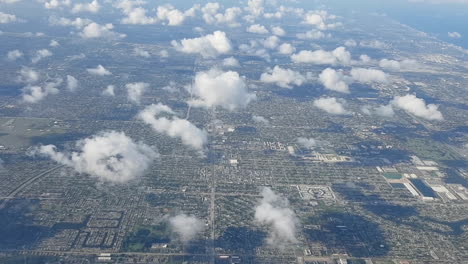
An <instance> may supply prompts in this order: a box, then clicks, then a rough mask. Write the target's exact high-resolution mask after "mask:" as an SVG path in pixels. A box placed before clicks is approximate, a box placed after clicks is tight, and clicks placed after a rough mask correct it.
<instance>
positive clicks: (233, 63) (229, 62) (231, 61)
mask: <svg viewBox="0 0 468 264" xmlns="http://www.w3.org/2000/svg"><path fill="white" fill-rule="evenodd" d="M223 66H224V67H232V68H237V67H240V63H239V61H238V60H237V59H236V58H234V57H229V58H225V59H224V60H223Z"/></svg>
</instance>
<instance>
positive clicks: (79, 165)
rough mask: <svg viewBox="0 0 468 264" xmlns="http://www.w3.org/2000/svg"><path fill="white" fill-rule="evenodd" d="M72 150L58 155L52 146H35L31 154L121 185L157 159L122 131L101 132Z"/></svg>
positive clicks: (151, 150) (139, 174)
mask: <svg viewBox="0 0 468 264" xmlns="http://www.w3.org/2000/svg"><path fill="white" fill-rule="evenodd" d="M75 148H76V151H72V152H68V151H65V152H60V151H58V150H57V147H56V146H54V145H46V146H40V147H37V148H36V149H35V150H34V151H33V153H32V154H34V155H40V156H44V157H48V158H50V159H52V160H54V161H55V162H57V163H59V164H62V165H65V166H68V167H71V168H73V169H75V170H76V171H77V172H78V173H87V174H89V175H91V176H94V177H96V178H98V179H100V180H102V181H107V182H114V183H125V182H127V181H129V180H132V179H135V178H138V177H141V176H142V175H143V174H144V172H145V171H146V170H147V169H148V168H149V166H150V165H151V163H152V161H153V160H154V159H155V158H156V157H157V156H158V155H157V153H156V152H155V151H154V150H153V149H152V148H151V147H149V146H147V145H145V144H144V143H141V142H134V141H133V140H132V139H131V138H130V137H128V136H127V135H125V133H123V132H116V131H110V132H102V133H99V134H97V135H95V136H93V137H90V138H86V139H83V140H80V141H78V142H77V143H76V144H75Z"/></svg>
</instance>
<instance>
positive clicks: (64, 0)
mask: <svg viewBox="0 0 468 264" xmlns="http://www.w3.org/2000/svg"><path fill="white" fill-rule="evenodd" d="M70 5H71V0H49V1H45V2H44V7H45V8H46V9H56V8H61V7H63V6H70Z"/></svg>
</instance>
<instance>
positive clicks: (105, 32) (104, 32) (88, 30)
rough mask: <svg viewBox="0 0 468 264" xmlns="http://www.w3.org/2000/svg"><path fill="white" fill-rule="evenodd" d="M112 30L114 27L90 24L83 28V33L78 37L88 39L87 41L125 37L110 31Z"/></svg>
mask: <svg viewBox="0 0 468 264" xmlns="http://www.w3.org/2000/svg"><path fill="white" fill-rule="evenodd" d="M113 28H114V25H112V24H105V25H100V24H97V23H94V22H92V23H90V24H88V25H87V26H85V27H84V28H83V31H82V32H81V33H80V36H81V37H82V38H88V39H92V38H123V37H125V34H118V33H116V32H114V31H112V29H113Z"/></svg>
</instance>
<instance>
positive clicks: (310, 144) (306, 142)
mask: <svg viewBox="0 0 468 264" xmlns="http://www.w3.org/2000/svg"><path fill="white" fill-rule="evenodd" d="M297 144H299V145H300V146H302V147H304V148H308V149H311V148H314V147H315V146H317V140H315V139H313V138H305V137H299V138H298V139H297Z"/></svg>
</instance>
